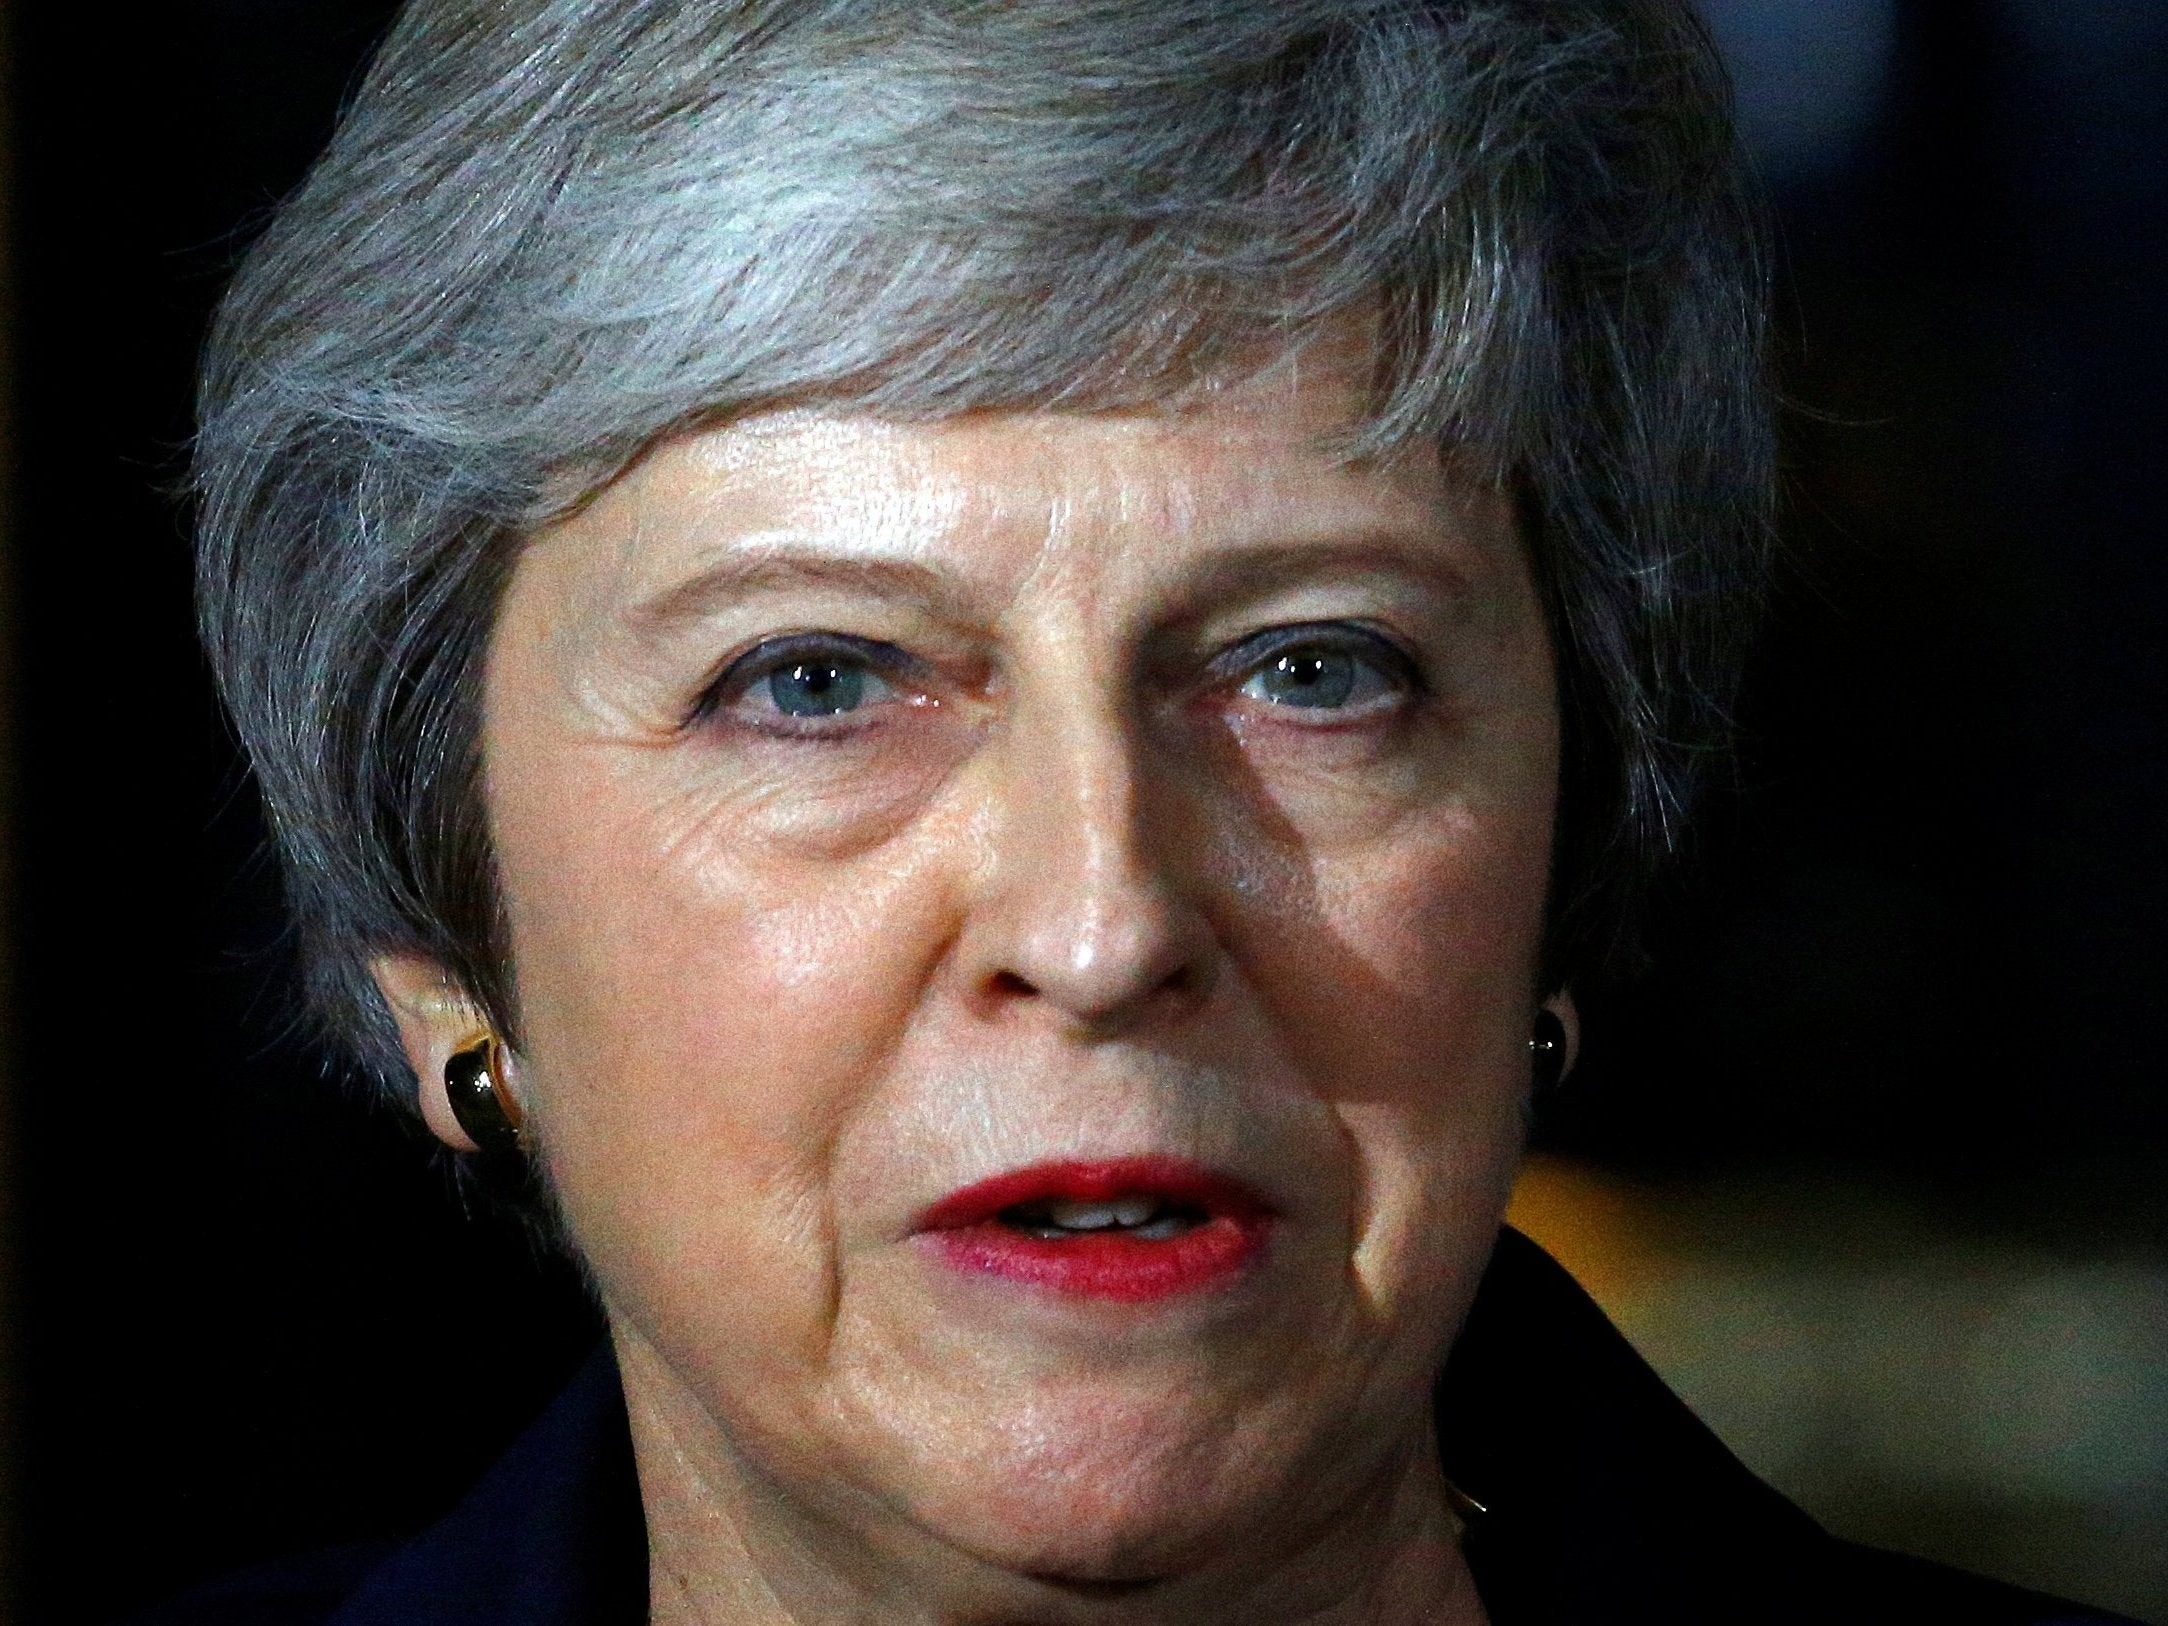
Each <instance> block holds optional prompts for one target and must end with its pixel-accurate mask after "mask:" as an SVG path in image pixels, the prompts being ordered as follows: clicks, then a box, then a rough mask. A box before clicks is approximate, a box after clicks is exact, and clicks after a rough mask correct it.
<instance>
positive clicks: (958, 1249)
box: [917, 1158, 1273, 1302]
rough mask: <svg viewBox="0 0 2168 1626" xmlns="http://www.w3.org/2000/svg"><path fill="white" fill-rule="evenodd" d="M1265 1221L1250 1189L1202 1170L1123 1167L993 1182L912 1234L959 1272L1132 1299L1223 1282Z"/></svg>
mask: <svg viewBox="0 0 2168 1626" xmlns="http://www.w3.org/2000/svg"><path fill="white" fill-rule="evenodd" d="M1272 1220H1273V1212H1272V1209H1271V1207H1270V1205H1269V1204H1267V1203H1266V1202H1265V1201H1264V1200H1263V1199H1262V1198H1260V1197H1259V1196H1258V1195H1257V1194H1256V1193H1255V1192H1253V1191H1251V1190H1250V1189H1249V1188H1248V1187H1247V1186H1244V1185H1242V1184H1241V1183H1240V1182H1238V1181H1235V1180H1232V1179H1230V1178H1228V1177H1227V1176H1224V1175H1221V1174H1218V1173H1216V1172H1214V1171H1212V1170H1210V1169H1207V1168H1204V1167H1203V1166H1201V1165H1199V1164H1195V1163H1191V1162H1188V1161H1187V1160H1185V1159H1181V1158H1119V1159H1114V1160H1111V1161H1107V1162H1098V1163H1043V1164H1039V1165H1036V1166H1035V1167H1032V1168H1028V1169H1020V1170H1017V1171H1016V1172H1015V1173H1012V1174H1003V1175H996V1176H995V1177H994V1178H993V1179H991V1180H982V1181H980V1182H978V1183H977V1184H976V1185H972V1186H967V1187H965V1188H964V1189H963V1190H961V1191H957V1192H953V1193H951V1194H950V1195H949V1196H947V1197H944V1198H943V1199H941V1201H939V1202H937V1203H935V1204H934V1205H933V1207H932V1208H930V1209H928V1210H927V1211H926V1213H925V1214H924V1215H922V1216H921V1217H920V1219H919V1223H918V1227H917V1229H918V1234H919V1235H920V1236H922V1237H923V1238H925V1240H926V1241H927V1242H928V1243H929V1244H930V1245H931V1246H933V1247H934V1248H935V1249H936V1250H937V1251H938V1253H939V1254H940V1255H941V1257H942V1258H943V1259H944V1261H945V1262H947V1263H948V1264H950V1265H951V1266H953V1267H955V1268H957V1269H959V1270H964V1271H968V1272H971V1273H974V1274H978V1275H987V1276H999V1277H1005V1278H1007V1279H1009V1280H1011V1281H1017V1282H1022V1283H1026V1284H1029V1285H1031V1286H1034V1287H1040V1288H1044V1289H1048V1290H1050V1291H1053V1292H1057V1293H1065V1294H1070V1295H1074V1296H1077V1297H1083V1298H1100V1299H1117V1300H1125V1301H1130V1302H1136V1301H1141V1300H1146V1299H1157V1298H1166V1297H1169V1296H1171V1295H1173V1294H1177V1293H1189V1292H1198V1291H1202V1290H1204V1289H1206V1288H1210V1287H1214V1286H1223V1285H1226V1284H1227V1283H1228V1282H1230V1281H1231V1280H1232V1279H1233V1278H1234V1277H1236V1276H1238V1275H1239V1274H1241V1273H1242V1271H1243V1270H1244V1269H1245V1268H1246V1267H1247V1266H1248V1265H1249V1264H1251V1263H1252V1262H1253V1261H1254V1260H1255V1259H1256V1257H1257V1255H1258V1254H1259V1252H1260V1251H1261V1250H1262V1248H1263V1246H1264V1242H1265V1237H1266V1233H1267V1232H1268V1231H1269V1230H1270V1228H1271V1224H1272Z"/></svg>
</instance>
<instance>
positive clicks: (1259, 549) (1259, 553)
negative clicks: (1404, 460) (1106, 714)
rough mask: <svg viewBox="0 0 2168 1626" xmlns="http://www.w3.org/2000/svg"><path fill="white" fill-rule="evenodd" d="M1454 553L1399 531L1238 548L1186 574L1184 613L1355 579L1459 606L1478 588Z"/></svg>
mask: <svg viewBox="0 0 2168 1626" xmlns="http://www.w3.org/2000/svg"><path fill="white" fill-rule="evenodd" d="M1451 551H1452V550H1451V548H1450V545H1449V544H1446V543H1443V542H1440V541H1438V540H1437V539H1435V538H1433V537H1430V536H1428V535H1423V534H1419V533H1416V532H1414V531H1406V530H1401V529H1399V528H1397V527H1391V528H1385V529H1379V530H1366V531H1361V532H1356V533H1354V534H1352V535H1341V534H1334V535H1325V536H1318V537H1314V538H1299V537H1298V538H1293V539H1290V540H1288V541H1284V542H1265V543H1259V544H1257V545H1256V546H1254V547H1244V548H1233V549H1229V550H1227V551H1225V552H1223V553H1220V554H1217V555H1215V556H1214V557H1213V558H1211V559H1209V560H1206V561H1203V562H1202V563H1201V564H1200V567H1199V568H1198V569H1196V570H1194V571H1191V572H1189V573H1187V574H1186V575H1185V577H1184V579H1183V581H1182V583H1181V588H1180V594H1181V599H1182V601H1183V605H1184V608H1183V612H1182V613H1183V614H1184V615H1186V616H1196V615H1200V614H1204V613H1207V612H1209V611H1210V610H1212V609H1213V608H1215V607H1217V606H1218V605H1220V604H1223V603H1226V602H1227V601H1229V600H1236V601H1240V600H1242V599H1245V598H1253V597H1257V596H1260V595H1261V594H1264V593H1269V592H1272V591H1274V590H1276V589H1278V588H1282V587H1288V586H1295V585H1303V584H1308V583H1312V582H1318V581H1331V580H1333V579H1335V578H1340V579H1345V578H1350V577H1376V576H1398V577H1403V578H1410V579H1413V580H1415V581H1417V582H1420V583H1422V584H1424V585H1426V586H1428V587H1430V588H1432V589H1434V590H1436V591H1438V592H1440V593H1443V594H1444V595H1445V596H1446V597H1447V598H1450V599H1453V600H1456V601H1458V600H1462V599H1465V598H1467V597H1469V596H1470V595H1471V594H1472V593H1473V591H1474V589H1475V583H1474V581H1473V580H1472V579H1471V577H1470V576H1469V574H1468V572H1467V571H1465V570H1463V569H1461V568H1460V567H1459V566H1458V565H1456V564H1455V563H1454V561H1453V560H1452V558H1451V557H1449V555H1450V553H1451Z"/></svg>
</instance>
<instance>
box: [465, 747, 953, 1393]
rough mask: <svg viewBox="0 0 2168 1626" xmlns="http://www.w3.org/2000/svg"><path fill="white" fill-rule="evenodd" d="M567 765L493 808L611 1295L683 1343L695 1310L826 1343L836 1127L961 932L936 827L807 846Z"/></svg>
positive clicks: (570, 1198) (575, 1173) (750, 1338)
mask: <svg viewBox="0 0 2168 1626" xmlns="http://www.w3.org/2000/svg"><path fill="white" fill-rule="evenodd" d="M554 767H555V768H556V769H558V770H562V771H560V772H557V773H556V774H555V775H554V777H553V776H552V773H551V772H550V771H549V770H548V769H544V770H542V771H530V772H529V773H527V774H526V775H525V776H524V782H525V783H528V784H540V783H554V784H557V785H560V786H564V785H577V786H578V787H579V793H578V794H560V795H557V796H553V797H550V798H530V799H528V800H527V802H526V803H525V804H524V805H519V806H512V807H500V811H499V816H498V819H497V821H496V828H495V832H494V833H495V836H496V841H497V847H498V858H499V867H500V874H501V882H502V887H503V891H504V896H505V901H506V909H507V914H508V917H509V922H510V927H511V940H512V950H513V957H514V962H515V964H516V966H517V968H518V979H519V990H520V999H521V1007H522V1010H521V1014H522V1019H523V1026H524V1031H523V1032H522V1035H521V1039H522V1043H523V1045H524V1046H525V1048H526V1052H527V1057H526V1059H527V1062H528V1066H527V1076H528V1078H529V1079H530V1080H531V1081H532V1084H533V1088H534V1090H535V1093H536V1109H537V1117H538V1121H539V1123H540V1124H541V1128H542V1139H543V1144H544V1147H545V1150H546V1156H547V1158H548V1162H549V1169H550V1174H551V1178H552V1181H553V1183H554V1185H555V1187H556V1189H557V1192H558V1195H559V1198H560V1201H561V1202H562V1204H563V1207H564V1209H565V1213H566V1218H567V1221H568V1223H569V1224H570V1227H571V1229H572V1232H573V1234H574V1235H575V1236H577V1237H578V1238H579V1240H580V1244H581V1248H582V1251H583V1252H584V1253H585V1254H586V1256H587V1258H588V1260H589V1263H590V1265H591V1267H592V1268H593V1270H594V1272H595V1274H596V1277H597V1279H598V1281H599V1282H600V1283H601V1285H602V1287H603V1290H604V1293H605V1295H606V1296H607V1297H608V1298H610V1300H611V1303H612V1307H613V1309H616V1310H618V1311H619V1312H620V1313H624V1314H627V1315H630V1316H632V1317H633V1318H635V1319H636V1320H637V1321H639V1322H640V1323H642V1324H643V1325H644V1326H645V1327H646V1329H647V1330H648V1331H649V1333H650V1335H651V1336H654V1337H656V1338H658V1340H659V1341H661V1342H662V1343H664V1344H665V1345H666V1346H667V1345H670V1344H675V1343H680V1342H682V1340H681V1339H680V1338H676V1337H673V1336H672V1333H673V1331H678V1332H684V1331H686V1330H688V1329H673V1328H672V1327H671V1326H670V1325H669V1323H670V1322H671V1321H672V1320H673V1318H674V1314H675V1313H676V1312H677V1311H678V1310H682V1311H683V1312H684V1313H685V1314H687V1315H688V1316H697V1317H698V1318H699V1319H700V1322H701V1330H702V1337H701V1338H700V1339H699V1340H697V1341H698V1342H703V1343H719V1344H721V1345H722V1346H724V1347H728V1346H730V1345H732V1344H737V1347H740V1348H746V1349H759V1350H762V1351H763V1352H764V1353H765V1354H767V1355H769V1356H770V1357H772V1358H779V1359H792V1358H805V1357H807V1356H810V1355H811V1354H812V1353H814V1352H815V1351H816V1349H817V1346H818V1343H819V1341H820V1339H821V1338H822V1337H823V1336H824V1328H825V1326H826V1324H827V1321H828V1318H829V1315H830V1308H829V1307H830V1304H831V1301H832V1299H833V1294H834V1283H833V1281H832V1273H833V1216H832V1214H831V1211H830V1201H829V1197H828V1185H829V1164H830V1159H831V1154H832V1149H833V1145H834V1140H835V1137H836V1134H837V1132H838V1126H839V1124H840V1123H841V1122H842V1120H843V1119H844V1118H845V1117H846V1116H847V1114H848V1111H849V1108H850V1106H851V1104H852V1103H853V1101H854V1100H855V1099H856V1098H857V1097H858V1096H859V1094H860V1093H861V1092H862V1090H863V1087H864V1084H865V1081H866V1080H867V1079H868V1078H869V1077H871V1076H874V1075H875V1074H877V1073H878V1071H879V1068H880V1066H881V1064H882V1061H883V1059H884V1058H885V1057H886V1056H887V1055H889V1054H890V1053H891V1052H892V1051H893V1048H894V1046H895V1043H896V1039H897V1035H898V1033H899V1031H900V1030H901V1028H902V1027H903V1025H904V1024H905V1023H906V1022H907V1021H908V1019H909V1014H910V1012H911V1010H912V1009H913V1008H914V1006H915V1003H916V1000H917V997H918V993H919V989H920V986H921V982H922V979H923V976H924V974H925V970H926V967H927V965H928V964H929V963H930V962H931V961H932V960H933V959H934V958H935V957H936V955H937V953H938V950H939V946H940V944H941V942H942V941H943V940H944V927H943V924H942V922H943V919H944V918H945V915H944V909H945V903H946V900H945V897H944V889H943V887H942V885H941V883H940V880H939V877H938V875H937V873H936V870H937V865H936V863H935V862H934V859H935V857H936V855H937V854H938V850H939V848H938V832H928V833H927V834H928V839H927V840H926V841H921V842H914V843H910V844H903V843H892V844H890V845H889V846H887V847H885V848H883V849H882V850H881V851H880V852H878V853H868V854H865V855H861V857H860V858H859V859H858V860H856V861H852V862H835V861H833V860H827V859H823V860H819V861H807V860H803V859H796V858H792V857H789V856H787V855H783V854H779V853H778V850H777V848H776V846H775V845H774V844H773V843H767V842H762V841H758V840H749V839H746V838H745V837H744V836H743V835H742V834H741V833H738V832H736V831H734V830H733V829H732V828H730V827H728V826H727V825H725V824H723V823H721V822H718V821H717V820H715V819H713V818H707V819H688V818H685V817H682V816H681V815H682V813H683V810H682V809H677V810H673V809H671V808H669V807H668V806H667V805H666V804H662V803H659V801H658V799H657V798H655V797H654V796H653V795H652V787H644V788H643V787H640V786H638V785H637V784H636V783H634V782H631V781H629V780H626V779H615V780H613V779H612V777H610V776H607V775H588V776H582V775H580V774H579V772H578V771H577V769H578V765H577V764H568V763H557V764H555V765H554ZM719 1320H721V1321H723V1322H726V1323H728V1325H725V1326H724V1327H723V1328H722V1331H723V1332H724V1334H725V1336H724V1337H723V1338H721V1339H715V1338H714V1336H713V1335H714V1333H715V1332H716V1330H717V1325H718V1321H719ZM734 1330H735V1331H740V1332H743V1333H745V1334H746V1335H747V1336H746V1339H745V1341H744V1342H742V1343H738V1341H737V1340H734V1339H731V1338H730V1337H728V1336H727V1335H728V1333H730V1332H731V1331H734Z"/></svg>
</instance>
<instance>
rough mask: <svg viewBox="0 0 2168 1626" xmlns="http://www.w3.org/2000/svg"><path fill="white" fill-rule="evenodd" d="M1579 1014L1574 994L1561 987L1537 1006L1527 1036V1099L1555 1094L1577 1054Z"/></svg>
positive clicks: (1578, 1046) (1540, 1099)
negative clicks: (1534, 1017) (1575, 1005)
mask: <svg viewBox="0 0 2168 1626" xmlns="http://www.w3.org/2000/svg"><path fill="white" fill-rule="evenodd" d="M1580 1040H1581V1016H1580V1012H1579V1011H1578V1010H1577V1009H1575V1007H1574V1003H1573V995H1572V994H1570V993H1567V992H1565V991H1564V990H1561V991H1560V992H1558V993H1556V994H1553V995H1552V996H1551V997H1550V998H1549V999H1546V1000H1545V1001H1544V1002H1543V1003H1542V1004H1541V1005H1540V1006H1538V1007H1537V1009H1536V1019H1535V1023H1534V1025H1533V1027H1532V1029H1531V1030H1530V1033H1529V1036H1528V1075H1529V1099H1530V1101H1531V1102H1540V1101H1542V1100H1543V1099H1544V1098H1545V1097H1546V1096H1549V1095H1552V1094H1554V1093H1555V1092H1556V1091H1557V1089H1558V1086H1559V1085H1560V1084H1561V1083H1563V1082H1564V1081H1565V1078H1566V1075H1567V1074H1568V1073H1570V1072H1572V1071H1573V1064H1574V1061H1575V1060H1576V1058H1577V1057H1578V1056H1579V1054H1580V1048H1581V1046H1580Z"/></svg>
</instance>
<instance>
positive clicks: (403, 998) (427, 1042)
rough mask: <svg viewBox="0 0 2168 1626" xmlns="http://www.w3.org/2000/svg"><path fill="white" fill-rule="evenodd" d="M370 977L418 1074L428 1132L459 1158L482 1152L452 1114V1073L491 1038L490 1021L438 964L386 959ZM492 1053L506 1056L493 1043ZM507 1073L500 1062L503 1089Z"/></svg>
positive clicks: (418, 959) (377, 962)
mask: <svg viewBox="0 0 2168 1626" xmlns="http://www.w3.org/2000/svg"><path fill="white" fill-rule="evenodd" d="M369 974H370V976H371V977H372V978H373V979H374V980H375V982H376V986H377V991H378V992H379V993H380V994H382V995H383V996H384V1003H385V1005H386V1006H387V1007H388V1008H389V1009H390V1011H391V1015H392V1020H393V1021H394V1022H395V1023H396V1024H398V1028H399V1041H400V1043H401V1045H402V1046H403V1047H404V1048H405V1050H406V1056H407V1065H408V1066H410V1067H411V1068H413V1069H414V1078H415V1082H416V1085H417V1087H418V1090H419V1096H420V1104H421V1109H422V1120H423V1121H424V1122H425V1123H427V1124H428V1125H429V1132H430V1133H431V1134H433V1135H435V1136H436V1137H437V1139H438V1140H440V1141H442V1142H444V1144H445V1145H447V1146H449V1147H451V1148H452V1150H453V1151H455V1152H476V1151H481V1150H483V1147H482V1146H481V1145H480V1143H479V1142H477V1141H476V1139H475V1137H474V1136H473V1135H471V1134H469V1133H468V1131H467V1129H466V1127H465V1126H464V1125H463V1124H462V1123H461V1121H460V1117H459V1115H458V1113H456V1112H455V1111H454V1110H453V1103H452V1099H451V1095H450V1093H449V1079H448V1074H447V1069H449V1068H452V1067H453V1065H454V1058H455V1057H457V1056H459V1055H460V1054H461V1053H462V1052H465V1051H471V1050H472V1049H474V1047H475V1045H476V1043H477V1041H478V1040H480V1039H486V1038H489V1037H490V1030H489V1022H488V1019H487V1018H486V1017H484V1016H483V1015H482V1013H481V1011H480V1010H479V1009H478V1008H477V1007H476V1006H475V1004H474V1001H473V1000H471V999H469V998H468V997H467V995H466V993H465V992H464V991H463V990H462V989H461V988H460V987H459V985H458V984H457V983H456V982H454V981H453V980H452V978H451V976H450V975H449V974H448V973H447V972H446V971H445V970H444V968H443V967H442V966H440V965H438V964H437V963H436V962H435V961H433V960H426V959H423V958H421V957H420V956H418V955H404V954H387V955H383V956H380V957H379V958H377V959H375V960H372V961H371V962H370V963H369ZM491 1049H492V1051H493V1052H494V1053H495V1054H496V1055H498V1056H502V1055H503V1054H504V1046H503V1045H502V1044H498V1043H492V1044H491ZM502 1069H503V1064H502V1063H501V1062H500V1063H499V1067H498V1071H497V1073H496V1074H495V1075H493V1081H494V1082H495V1083H497V1084H498V1085H499V1086H500V1087H504V1086H505V1083H506V1081H505V1080H504V1078H503V1076H502Z"/></svg>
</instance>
